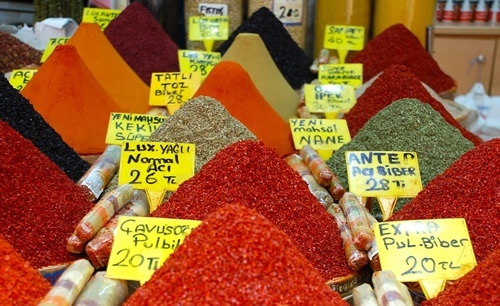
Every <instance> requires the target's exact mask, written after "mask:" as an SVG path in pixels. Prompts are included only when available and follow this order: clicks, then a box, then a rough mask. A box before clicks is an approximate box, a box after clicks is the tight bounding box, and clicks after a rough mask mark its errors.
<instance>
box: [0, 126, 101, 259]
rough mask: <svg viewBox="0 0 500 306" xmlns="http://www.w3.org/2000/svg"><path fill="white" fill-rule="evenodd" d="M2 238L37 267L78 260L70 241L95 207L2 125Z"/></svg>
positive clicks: (22, 139) (25, 142) (58, 172)
mask: <svg viewBox="0 0 500 306" xmlns="http://www.w3.org/2000/svg"><path fill="white" fill-rule="evenodd" d="M0 206H1V207H2V208H3V210H2V213H1V214H0V234H2V235H4V236H5V238H6V239H7V240H8V241H9V243H10V244H12V246H13V247H14V249H15V250H16V251H17V252H19V253H20V254H21V256H23V258H25V259H26V260H27V261H28V262H29V263H30V264H31V265H32V266H33V267H34V268H36V269H40V268H42V267H47V266H52V265H58V264H62V263H67V262H70V261H73V260H75V259H76V258H78V257H76V256H75V255H72V254H71V253H69V252H68V251H66V239H67V238H68V237H69V236H70V235H71V234H72V233H73V231H74V229H75V226H76V225H77V224H78V222H79V221H80V220H81V219H82V218H83V217H84V216H85V214H86V213H87V212H88V211H89V210H90V209H91V208H92V207H93V203H91V202H89V201H87V199H86V198H85V195H84V194H83V192H82V191H81V190H80V188H79V187H77V186H76V184H74V183H73V182H72V181H71V180H70V179H69V178H68V177H67V176H66V175H65V174H64V173H63V172H62V171H61V169H59V168H58V167H57V166H56V165H55V164H54V163H52V162H51V161H50V159H49V158H48V157H47V156H45V155H44V154H43V153H42V152H40V151H39V150H38V149H37V148H36V147H35V146H34V145H33V144H32V143H31V142H30V141H29V140H26V139H25V138H23V137H22V136H21V135H20V134H19V133H18V132H16V131H15V130H13V129H12V128H11V127H10V126H9V125H8V124H7V123H5V122H0Z"/></svg>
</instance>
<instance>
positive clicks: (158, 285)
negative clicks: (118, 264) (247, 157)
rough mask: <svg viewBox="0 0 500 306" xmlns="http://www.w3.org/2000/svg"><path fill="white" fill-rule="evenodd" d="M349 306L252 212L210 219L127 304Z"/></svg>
mask: <svg viewBox="0 0 500 306" xmlns="http://www.w3.org/2000/svg"><path fill="white" fill-rule="evenodd" d="M146 304H147V305H167V304H169V305H181V304H182V305H196V304H197V305H221V304H233V305H235V304H238V305H306V304H307V305H349V304H348V303H347V302H346V301H344V300H342V298H341V297H340V295H339V294H338V293H337V292H336V291H333V290H332V289H330V288H329V287H328V286H327V285H326V284H325V283H324V281H323V279H322V277H321V275H320V274H319V273H318V271H317V270H315V269H314V267H313V266H312V265H311V263H310V262H308V261H307V259H306V258H305V257H304V256H303V255H302V254H301V253H300V252H299V251H298V250H297V248H296V247H295V246H294V244H293V242H292V241H291V240H290V238H288V237H287V236H286V234H285V233H283V232H282V231H281V230H279V229H278V228H277V227H276V226H275V225H274V224H273V223H271V222H270V221H269V220H268V219H266V218H265V217H264V216H262V215H261V214H259V213H257V212H256V211H255V210H253V209H249V208H247V207H245V206H243V205H240V204H229V205H225V206H223V207H221V208H219V209H218V210H217V211H215V212H213V213H211V214H209V215H208V216H207V217H206V218H205V220H204V221H203V222H202V223H201V225H200V226H199V227H198V228H196V229H194V230H193V232H192V233H191V234H190V235H189V236H188V237H186V239H185V241H184V243H183V244H182V245H181V246H179V248H178V249H177V250H176V251H175V252H174V254H172V255H171V256H170V257H169V258H168V259H167V261H166V262H165V263H164V264H163V266H162V267H161V268H160V269H158V270H157V271H156V272H155V273H154V274H153V276H152V278H151V279H150V280H149V281H148V282H147V283H146V284H145V285H144V286H142V287H140V288H139V289H138V290H136V291H135V292H134V294H133V295H132V296H131V297H130V298H129V299H128V300H127V301H126V303H125V305H129V306H132V305H146Z"/></svg>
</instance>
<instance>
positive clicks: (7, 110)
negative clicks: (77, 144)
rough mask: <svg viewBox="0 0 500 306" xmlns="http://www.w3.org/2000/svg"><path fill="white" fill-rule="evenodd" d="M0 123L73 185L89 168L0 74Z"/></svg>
mask: <svg viewBox="0 0 500 306" xmlns="http://www.w3.org/2000/svg"><path fill="white" fill-rule="evenodd" d="M0 119H1V120H3V121H5V122H7V123H8V124H9V125H10V127H12V128H13V129H14V130H16V131H17V132H18V133H20V134H21V135H23V137H25V138H26V139H28V140H30V141H31V142H32V143H33V144H34V145H35V146H36V147H37V148H38V149H39V150H40V151H42V153H43V154H45V155H46V156H47V157H48V158H50V160H51V161H52V162H53V163H55V164H56V165H57V166H58V167H59V168H61V170H62V171H63V172H64V173H66V175H67V176H68V177H69V178H70V179H71V180H72V181H73V182H77V181H78V180H79V179H80V178H81V177H82V175H83V174H85V172H86V171H87V170H88V169H89V168H90V164H89V163H88V162H86V161H85V160H83V159H82V158H81V157H80V156H79V155H78V154H77V153H76V152H75V150H73V149H72V148H71V147H70V146H69V145H68V144H66V143H65V142H64V140H63V139H62V137H61V135H59V133H57V132H56V131H55V130H54V129H53V128H52V127H51V126H50V125H49V124H48V123H47V121H45V119H43V117H42V116H41V115H40V113H38V112H37V111H36V110H35V109H34V108H33V105H32V104H31V103H30V102H29V101H28V100H27V99H26V98H24V97H23V95H21V94H20V93H19V92H18V91H17V90H16V89H15V88H13V87H12V85H10V83H9V81H7V79H5V77H4V75H3V74H1V73H0Z"/></svg>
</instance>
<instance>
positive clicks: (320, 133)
mask: <svg viewBox="0 0 500 306" xmlns="http://www.w3.org/2000/svg"><path fill="white" fill-rule="evenodd" d="M289 124H290V128H291V130H292V137H293V143H294V146H295V149H297V150H300V149H302V147H303V146H305V145H309V146H311V148H313V149H315V150H316V151H317V152H318V154H319V155H320V156H321V157H322V158H323V159H326V158H328V157H330V156H331V155H332V153H333V151H335V150H338V149H339V148H340V147H341V146H343V145H344V144H346V143H348V142H349V141H351V135H350V134H349V129H348V128H347V122H346V121H345V120H344V119H289ZM325 157H326V158H325Z"/></svg>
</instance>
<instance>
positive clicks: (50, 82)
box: [21, 45, 123, 155]
mask: <svg viewBox="0 0 500 306" xmlns="http://www.w3.org/2000/svg"><path fill="white" fill-rule="evenodd" d="M68 67H70V68H68ZM21 94H22V95H23V96H24V97H26V98H27V99H28V100H30V102H31V104H33V106H34V108H35V110H36V111H37V112H39V113H40V114H41V115H42V117H43V118H44V119H45V120H46V121H47V122H48V123H49V124H50V125H51V126H52V127H53V128H54V129H55V130H56V131H57V132H58V133H59V134H61V137H62V138H63V140H64V141H65V142H66V143H67V144H68V145H69V146H71V147H72V148H73V149H74V150H75V151H76V152H78V154H81V155H85V154H99V153H102V152H103V151H104V148H105V147H106V143H105V139H106V132H107V129H108V122H109V114H110V113H111V112H120V111H123V109H121V108H120V106H118V105H117V104H116V103H115V102H114V101H113V99H111V97H110V96H109V95H108V94H107V93H106V91H105V90H104V89H103V88H102V87H101V85H100V84H99V82H98V81H97V80H96V79H95V78H94V76H93V75H92V73H91V72H90V70H89V69H88V68H87V66H86V65H85V64H84V62H83V61H82V59H81V58H80V56H79V55H78V52H77V50H76V48H75V47H74V46H71V45H61V46H57V47H56V49H55V50H54V52H53V53H52V54H51V55H50V56H49V58H48V59H47V61H46V62H45V63H44V64H43V65H42V67H40V69H39V70H38V72H37V73H36V74H35V75H34V76H33V78H32V79H31V80H30V81H29V83H28V84H26V87H24V89H23V90H22V91H21Z"/></svg>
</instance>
